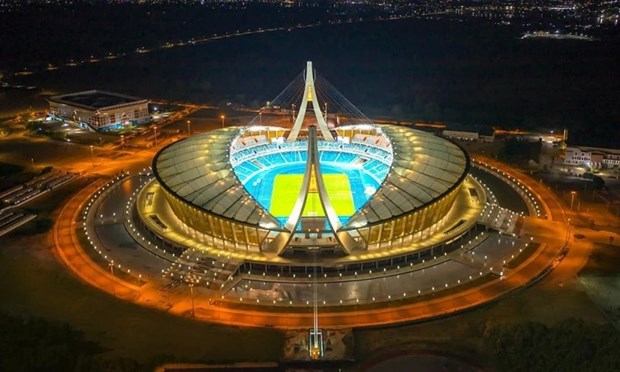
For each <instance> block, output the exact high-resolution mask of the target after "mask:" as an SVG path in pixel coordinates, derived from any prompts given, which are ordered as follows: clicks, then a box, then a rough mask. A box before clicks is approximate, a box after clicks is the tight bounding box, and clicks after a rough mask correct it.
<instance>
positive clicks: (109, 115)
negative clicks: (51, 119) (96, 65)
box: [48, 90, 151, 131]
mask: <svg viewBox="0 0 620 372" xmlns="http://www.w3.org/2000/svg"><path fill="white" fill-rule="evenodd" d="M48 102H49V104H50V109H49V113H50V114H51V115H54V116H56V117H58V118H61V119H64V120H73V121H75V122H77V123H78V124H80V125H81V126H82V127H84V128H86V129H92V130H96V131H100V130H103V131H107V130H117V129H121V128H123V127H124V126H130V125H138V124H143V123H147V122H149V121H150V120H151V115H150V113H149V107H148V104H149V100H147V99H141V98H137V97H132V96H128V95H124V94H119V93H111V92H105V91H101V90H88V91H84V92H77V93H70V94H64V95H60V96H53V97H50V98H48Z"/></svg>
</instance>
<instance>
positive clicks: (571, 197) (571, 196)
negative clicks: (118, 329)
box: [570, 191, 577, 211]
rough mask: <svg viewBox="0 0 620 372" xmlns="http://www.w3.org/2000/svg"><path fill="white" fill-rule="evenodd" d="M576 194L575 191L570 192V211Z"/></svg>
mask: <svg viewBox="0 0 620 372" xmlns="http://www.w3.org/2000/svg"><path fill="white" fill-rule="evenodd" d="M576 194H577V191H571V192H570V210H571V211H572V210H573V203H574V202H575V195H576Z"/></svg>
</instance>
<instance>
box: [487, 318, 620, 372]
mask: <svg viewBox="0 0 620 372" xmlns="http://www.w3.org/2000/svg"><path fill="white" fill-rule="evenodd" d="M484 341H485V347H486V348H487V349H488V351H489V352H490V353H491V355H492V356H493V362H492V363H493V364H494V366H495V368H497V370H500V371H529V372H532V371H565V372H568V371H618V370H620V352H618V350H620V333H619V332H618V331H617V330H616V329H615V328H613V327H610V326H609V325H606V324H605V325H601V324H592V323H586V322H584V321H582V320H575V319H568V320H565V321H561V322H558V323H557V324H555V325H553V326H547V325H544V324H542V323H536V322H526V323H519V324H509V325H501V326H497V327H495V328H493V329H491V331H490V332H488V334H487V335H486V336H485V340H484Z"/></svg>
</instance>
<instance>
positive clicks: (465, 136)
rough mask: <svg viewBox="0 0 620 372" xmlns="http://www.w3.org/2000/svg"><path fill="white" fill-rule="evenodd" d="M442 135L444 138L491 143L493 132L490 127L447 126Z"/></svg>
mask: <svg viewBox="0 0 620 372" xmlns="http://www.w3.org/2000/svg"><path fill="white" fill-rule="evenodd" d="M442 135H443V136H444V137H446V138H451V139H456V140H467V141H480V142H493V141H494V140H495V131H494V130H493V128H491V127H486V126H478V125H454V124H453V125H449V126H448V127H447V128H446V129H444V131H443V132H442Z"/></svg>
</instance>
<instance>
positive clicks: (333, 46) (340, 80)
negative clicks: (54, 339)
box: [0, 4, 620, 147]
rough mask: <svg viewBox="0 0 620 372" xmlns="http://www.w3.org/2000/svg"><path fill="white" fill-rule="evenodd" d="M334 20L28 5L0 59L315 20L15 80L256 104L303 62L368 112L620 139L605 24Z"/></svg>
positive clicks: (58, 59)
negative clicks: (544, 31) (587, 38)
mask: <svg viewBox="0 0 620 372" xmlns="http://www.w3.org/2000/svg"><path fill="white" fill-rule="evenodd" d="M379 15H380V14H379ZM370 16H372V15H370ZM338 17H341V18H344V19H346V18H348V17H350V14H346V15H339V13H338V12H336V11H331V12H330V11H325V9H320V8H316V9H314V8H303V9H300V8H296V9H295V10H291V9H286V8H280V7H273V6H267V5H252V6H250V7H248V8H245V9H232V10H231V9H211V8H209V7H193V6H179V5H177V6H140V5H127V4H125V5H118V6H115V7H103V6H101V5H99V6H94V5H93V6H86V5H82V6H75V7H70V8H69V9H65V8H53V7H52V8H46V7H43V8H38V7H28V8H25V9H23V10H21V11H20V12H14V13H8V14H4V15H2V14H0V21H2V22H3V25H4V27H3V28H2V29H1V30H0V47H2V50H4V51H6V53H4V57H5V58H3V61H2V63H3V66H2V67H0V69H5V70H7V71H10V70H13V71H15V70H18V69H21V68H23V67H24V66H29V65H30V69H35V70H36V69H37V68H38V67H37V66H38V65H44V66H46V64H47V63H57V64H61V63H66V62H67V61H68V60H69V59H76V60H83V59H88V58H90V56H91V55H94V56H95V57H102V56H105V55H106V54H107V53H110V52H111V53H120V52H132V51H135V50H136V48H138V47H147V48H148V47H151V46H160V45H162V44H163V43H165V42H169V41H171V42H176V41H179V40H181V39H183V40H188V39H189V38H191V37H196V38H200V37H204V36H209V35H213V34H214V33H218V34H221V33H222V32H236V31H237V30H240V31H244V30H248V29H257V28H259V27H262V28H265V29H266V28H269V27H273V26H283V25H287V27H288V25H296V24H297V23H314V22H317V21H321V22H322V26H320V27H315V28H308V29H303V30H301V29H294V28H293V29H292V30H291V32H286V31H283V32H276V33H262V34H255V35H252V36H244V37H238V38H230V39H225V40H218V41H213V42H210V43H208V44H205V45H200V46H185V47H179V48H172V49H166V50H164V51H158V52H154V53H148V54H144V55H132V56H130V57H124V58H119V59H117V60H112V61H108V62H100V63H97V64H86V65H83V66H80V67H77V68H68V69H61V70H57V71H53V72H50V73H42V74H35V75H32V76H27V77H23V78H20V79H18V80H19V83H23V84H25V85H35V86H40V87H45V88H51V89H55V90H60V91H63V92H66V91H72V90H76V89H92V88H99V89H108V90H118V91H121V92H126V93H132V94H136V95H139V96H144V97H149V98H167V99H174V100H188V101H193V102H200V103H202V102H204V103H212V104H225V103H226V102H233V103H238V104H243V105H246V106H251V107H258V106H260V105H262V104H264V103H265V101H267V100H271V99H273V98H274V97H275V96H276V95H277V94H278V93H279V91H280V90H281V89H283V88H284V87H285V86H286V85H287V84H288V83H289V82H290V81H291V80H292V79H293V78H294V77H295V76H296V75H297V74H298V73H300V72H301V70H302V69H303V66H304V63H305V61H306V60H309V59H310V60H313V61H314V63H315V66H316V69H317V71H318V72H319V73H320V74H322V75H323V76H325V77H326V78H327V79H328V80H330V81H331V82H332V83H333V85H334V86H335V87H337V88H338V89H339V90H340V91H341V92H342V93H343V94H344V95H345V96H346V97H347V98H349V99H350V100H351V102H353V103H354V104H356V105H357V106H358V107H360V108H361V109H362V111H363V112H364V113H366V114H367V115H368V116H371V117H375V116H391V117H396V118H399V119H408V120H416V121H429V122H432V121H442V122H448V123H449V122H458V123H465V124H477V125H493V126H499V127H503V128H521V129H540V128H551V127H554V128H568V129H569V131H570V133H569V137H570V140H569V142H570V143H573V144H579V145H598V146H606V147H614V146H616V145H617V143H618V142H620V132H618V131H617V130H616V127H617V125H618V124H620V110H619V108H620V95H618V89H619V88H618V87H619V86H620V75H618V74H617V73H616V70H617V67H616V64H617V61H618V60H619V59H620V54H619V53H620V47H619V44H620V40H619V39H618V37H617V36H615V35H610V36H609V37H602V38H601V40H599V41H595V42H582V41H556V40H518V36H519V35H520V34H521V33H522V31H523V30H522V29H521V28H519V27H512V26H511V27H499V26H496V25H492V24H490V23H487V22H480V21H477V22H474V21H465V22H462V23H459V22H450V21H448V20H444V19H439V20H432V21H428V20H417V19H411V20H401V21H390V22H361V23H351V24H341V25H329V24H327V22H326V21H327V20H328V19H337V18H338ZM77 19H79V20H80V22H76V20H77ZM34 20H36V22H37V24H36V25H33V21H34ZM111 25H113V27H112V26H111ZM102 30H105V32H103V31H102ZM37 64H38V65H37Z"/></svg>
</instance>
